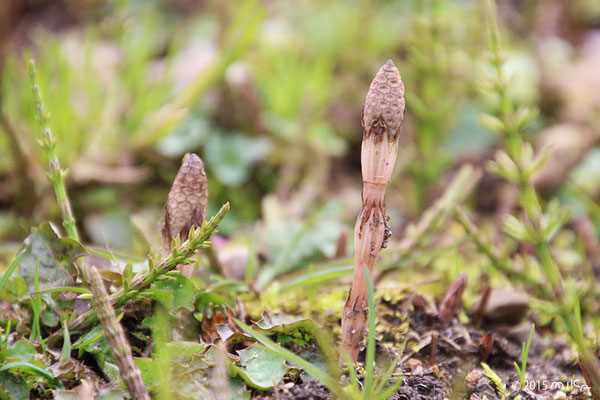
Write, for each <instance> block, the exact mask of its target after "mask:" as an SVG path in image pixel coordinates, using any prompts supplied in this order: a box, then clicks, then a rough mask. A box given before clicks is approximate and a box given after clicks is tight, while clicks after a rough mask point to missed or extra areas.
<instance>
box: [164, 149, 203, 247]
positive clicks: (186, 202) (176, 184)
mask: <svg viewBox="0 0 600 400" xmlns="http://www.w3.org/2000/svg"><path fill="white" fill-rule="evenodd" d="M207 203H208V182H207V180H206V172H204V163H203V162H202V160H201V159H200V157H198V156H197V155H196V154H188V155H186V156H185V157H184V159H183V163H182V165H181V168H179V172H178V173H177V176H176V177H175V180H174V181H173V186H171V191H170V192H169V196H168V197H167V202H166V203H165V209H164V211H163V219H162V221H161V229H162V236H163V250H165V251H166V252H168V251H169V250H170V248H171V240H172V239H173V238H174V237H176V236H177V235H179V236H180V238H181V240H182V241H184V240H187V238H188V234H189V231H190V229H191V228H192V227H200V226H202V222H203V221H204V218H205V216H206V205H207Z"/></svg>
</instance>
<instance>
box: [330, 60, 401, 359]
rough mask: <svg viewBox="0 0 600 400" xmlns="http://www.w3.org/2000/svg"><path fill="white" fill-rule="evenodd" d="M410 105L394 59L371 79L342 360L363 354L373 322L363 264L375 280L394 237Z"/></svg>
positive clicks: (366, 109)
mask: <svg viewBox="0 0 600 400" xmlns="http://www.w3.org/2000/svg"><path fill="white" fill-rule="evenodd" d="M404 109H405V103H404V85H403V83H402V79H401V77H400V73H399V72H398V69H397V68H396V67H395V65H394V63H393V62H392V61H391V60H389V61H388V62H387V63H386V64H385V65H384V66H383V67H381V69H380V70H379V72H378V73H377V75H376V76H375V79H374V80H373V82H372V83H371V87H370V88H369V92H368V94H367V97H366V100H365V106H364V108H363V114H362V126H363V140H362V151H361V164H362V176H363V192H362V210H361V212H360V214H359V215H358V219H357V221H356V226H355V229H354V246H355V249H354V255H355V265H354V276H353V280H352V288H351V289H350V292H349V294H348V299H347V301H346V304H345V306H344V312H343V315H342V347H341V354H340V363H343V362H344V358H345V357H344V355H343V353H344V352H347V353H348V354H349V355H350V358H351V359H352V361H354V362H356V360H357V358H358V352H359V349H360V344H361V342H362V339H363V337H364V330H365V324H366V320H367V294H368V288H367V282H366V280H365V276H364V274H363V267H365V266H366V267H367V269H368V270H369V274H370V276H371V279H373V271H374V268H375V264H376V262H377V258H378V256H379V252H380V250H381V248H383V247H386V246H387V240H388V239H389V237H390V235H391V231H390V228H389V224H388V219H389V217H388V216H387V214H386V206H385V188H386V185H387V184H388V183H389V181H390V178H391V176H392V172H393V170H394V165H395V164H396V156H397V154H398V138H399V134H400V126H401V124H402V119H403V116H404Z"/></svg>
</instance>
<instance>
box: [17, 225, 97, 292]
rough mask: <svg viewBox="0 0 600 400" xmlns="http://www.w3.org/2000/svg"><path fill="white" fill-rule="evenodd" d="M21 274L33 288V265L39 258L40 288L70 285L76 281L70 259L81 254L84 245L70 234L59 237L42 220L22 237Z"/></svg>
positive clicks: (32, 289) (29, 287) (31, 289)
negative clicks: (23, 245) (71, 237)
mask: <svg viewBox="0 0 600 400" xmlns="http://www.w3.org/2000/svg"><path fill="white" fill-rule="evenodd" d="M21 253H22V254H23V258H22V259H21V264H20V268H19V271H20V274H21V276H22V277H23V278H24V279H25V283H26V284H27V289H28V290H29V291H31V292H32V291H34V290H36V289H35V286H34V275H35V265H36V261H37V259H38V258H40V265H39V282H40V288H39V290H45V289H49V288H53V287H57V286H70V285H72V284H73V283H75V278H76V271H75V267H74V265H73V261H74V260H75V259H76V258H77V257H79V256H82V255H84V254H86V250H85V248H84V247H83V246H82V245H81V244H80V243H79V242H77V241H75V240H73V239H70V238H60V237H59V236H58V235H57V234H56V232H55V231H54V229H52V226H51V225H50V224H49V223H47V222H45V223H43V224H41V225H40V226H39V227H37V228H34V229H33V232H32V233H31V234H30V235H29V236H28V237H27V238H26V239H25V247H24V249H23V250H22V252H21Z"/></svg>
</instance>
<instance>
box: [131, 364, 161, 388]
mask: <svg viewBox="0 0 600 400" xmlns="http://www.w3.org/2000/svg"><path fill="white" fill-rule="evenodd" d="M134 360H135V363H136V364H137V366H138V368H139V369H140V373H141V374H142V380H143V381H144V385H145V386H146V388H147V389H152V388H153V387H155V386H156V385H157V384H158V382H159V381H160V379H159V377H158V375H159V374H160V370H159V368H158V365H157V364H156V361H154V360H153V359H151V358H135V359H134Z"/></svg>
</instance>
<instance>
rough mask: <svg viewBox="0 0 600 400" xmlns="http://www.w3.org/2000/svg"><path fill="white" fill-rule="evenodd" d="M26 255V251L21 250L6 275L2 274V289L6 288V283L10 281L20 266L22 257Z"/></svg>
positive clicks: (0, 289) (0, 284)
mask: <svg viewBox="0 0 600 400" xmlns="http://www.w3.org/2000/svg"><path fill="white" fill-rule="evenodd" d="M24 255H25V253H24V252H20V253H19V254H17V257H15V259H14V260H13V262H12V264H10V267H8V269H7V270H6V272H5V273H4V275H2V279H0V291H2V288H4V285H6V282H8V279H9V278H10V276H11V275H12V273H13V272H14V271H15V269H17V267H18V266H19V264H20V263H21V259H22V258H23V256H24Z"/></svg>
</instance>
